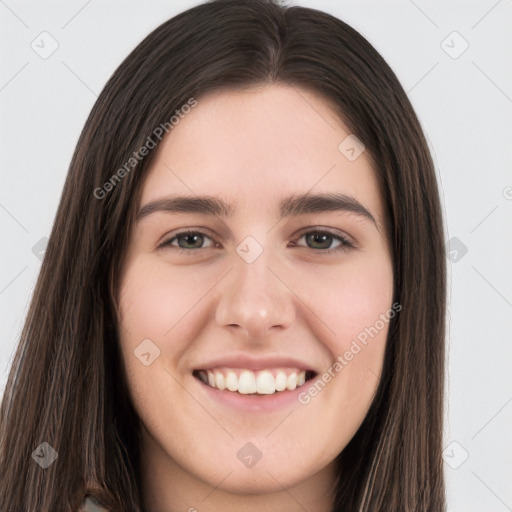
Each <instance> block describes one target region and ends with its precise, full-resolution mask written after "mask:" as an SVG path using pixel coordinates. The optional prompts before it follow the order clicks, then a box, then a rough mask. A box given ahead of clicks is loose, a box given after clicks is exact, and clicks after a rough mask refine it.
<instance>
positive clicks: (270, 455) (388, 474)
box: [0, 0, 445, 512]
mask: <svg viewBox="0 0 512 512" xmlns="http://www.w3.org/2000/svg"><path fill="white" fill-rule="evenodd" d="M444 322H445V258H444V243H443V226H442V216H441V209H440V201H439V195H438V189H437V184H436V178H435V172H434V167H433V163H432V160H431V157H430V154H429V151H428V147H427V144H426V142H425V138H424V135H423V133H422V130H421V127H420V124H419V122H418V119H417V117H416V115H415V113H414V111H413V109H412V107H411V104H410V102H409V100H408V99H407V96H406V94H405V93H404V91H403V89H402V87H401V86H400V84H399V82H398V80H397V78H396V76H395V75H394V73H393V72H392V71H391V69H390V68H389V66H388V65H387V64H386V63H385V62H384V61H383V59H382V58H381V57H380V55H379V54H378V53H377V52H376V51H375V49H374V48H373V47H372V46H371V45H370V44H369V43H368V42H367V41H366V40H365V39H364V38H363V37H362V36H361V35H359V34H358V33H357V32H356V31H355V30H353V29H352V28H350V27H349V26H347V25H346V24H345V23H343V22H342V21H340V20H338V19H336V18H334V17H332V16H330V15H328V14H325V13H322V12H320V11H317V10H312V9H307V8H302V7H295V6H294V7H289V8H286V7H283V6H280V5H279V4H278V3H276V2H274V1H271V0H214V1H212V2H208V3H205V4H203V5H200V6H197V7H195V8H193V9H190V10H188V11H186V12H183V13H181V14H180V15H178V16H176V17H174V18H172V19H171V20H169V21H167V22H166V23H164V24H163V25H161V26H160V27H158V28H157V29H156V30H155V31H154V32H152V33H151V34H150V35H149V36H148V37H147V38H146V39H145V40H144V41H143V42H142V43H141V44H140V45H139V46H138V47H137V48H135V50H134V51H133V52H132V53H131V54H130V55H129V56H128V57H127V58H126V60H125V61H124V62H123V63H122V64H121V66H120V67H119V68H118V69H117V71H116V72H115V73H114V75H113V76H112V78H111V79H110V80H109V82H108V83H107V85H106V87H105V89H104V90H103V92H102V93H101V95H100V97H99V98H98V101H97V102H96V104H95V106H94V108H93V110H92V112H91V114H90V116H89V119H88V120H87V123H86V125H85V127H84V130H83V132H82V135H81V137H80V140H79V141H78V144H77V148H76V151H75V154H74V156H73V159H72V162H71V165H70V169H69V173H68V177H67V180H66V183H65V186H64V190H63V194H62V198H61V202H60V205H59V209H58V212H57V216H56V219H55V224H54V226H53V230H52V233H51V237H50V240H49V244H48V248H47V251H46V255H45V258H44V261H43V264H42V268H41V272H40V276H39V279H38V282H37V286H36V289H35V292H34V297H33V300H32V304H31V307H30V310H29V313H28V316H27V320H26V324H25V327H24V330H23V333H22V336H21V340H20V343H19V347H18V351H17V353H16V357H15V360H14V363H13V366H12V369H11V372H10V375H9V380H8V384H7V388H6V391H5V394H4V399H3V402H2V407H1V418H0V443H1V445H0V475H1V479H0V509H1V510H6V511H7V510H8V511H13V512H17V511H36V510H37V511H38V512H50V511H76V510H79V509H80V510H85V509H86V507H87V506H88V505H86V502H85V501H84V499H85V497H86V496H87V495H91V496H94V497H95V499H97V500H98V501H99V502H100V503H101V504H102V506H104V507H105V508H106V509H108V510H115V511H147V512H160V511H170V512H175V511H186V510H188V511H199V512H201V511H209V512H216V511H220V510H222V511H224V512H226V511H228V512H229V511H239V510H247V511H251V512H260V511H276V510H280V511H287V512H294V511H299V510H315V511H317V512H331V511H332V512H334V511H336V512H338V511H339V512H341V511H358V512H384V511H386V512H389V511H400V512H402V511H411V512H412V511H414V512H419V511H432V512H440V511H442V510H445V496H444V478H443V466H442V459H441V447H442V418H443V411H442V404H443V380H444V368H443V364H444ZM90 503H91V502H90Z"/></svg>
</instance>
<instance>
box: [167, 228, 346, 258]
mask: <svg viewBox="0 0 512 512" xmlns="http://www.w3.org/2000/svg"><path fill="white" fill-rule="evenodd" d="M311 234H317V235H329V236H331V237H333V239H335V240H338V241H339V242H340V243H341V245H340V246H338V247H336V248H334V249H314V248H312V247H309V249H313V250H314V251H315V252H321V253H323V254H333V253H337V252H340V251H346V250H347V249H351V248H352V249H353V248H354V247H355V246H354V244H353V243H352V242H350V241H349V239H348V238H346V237H344V236H342V235H339V234H334V233H331V232H330V231H325V230H311V231H305V232H303V233H301V234H300V236H299V238H298V239H297V240H300V239H301V238H302V237H303V236H306V235H311ZM185 235H188V236H190V235H201V236H203V237H206V238H210V239H212V238H211V237H210V236H208V235H207V234H206V233H204V232H202V231H191V230H187V231H181V232H179V233H176V234H174V236H173V237H172V238H169V239H167V240H166V241H164V242H162V243H161V244H160V245H159V246H158V248H159V249H161V248H164V249H165V248H166V247H173V249H175V250H177V251H178V252H180V253H188V254H190V253H191V252H194V251H200V250H201V249H208V247H199V248H197V249H184V248H182V247H177V246H173V245H172V242H173V241H174V240H177V239H178V238H179V237H180V236H185ZM212 241H213V242H214V245H215V241H214V240H212ZM300 247H303V246H300Z"/></svg>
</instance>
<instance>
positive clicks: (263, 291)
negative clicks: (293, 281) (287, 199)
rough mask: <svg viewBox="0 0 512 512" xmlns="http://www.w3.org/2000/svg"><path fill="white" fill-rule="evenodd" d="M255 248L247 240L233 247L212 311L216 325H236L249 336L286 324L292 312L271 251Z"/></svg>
mask: <svg viewBox="0 0 512 512" xmlns="http://www.w3.org/2000/svg"><path fill="white" fill-rule="evenodd" d="M248 238H250V237H248ZM258 245H259V244H258ZM259 247H260V249H258V247H257V246H256V244H255V243H254V241H253V240H250V239H249V240H247V239H246V240H245V241H243V242H242V243H241V244H240V245H239V246H238V247H237V254H236V255H235V256H236V257H235V258H234V268H233V270H232V271H231V272H230V273H229V274H230V275H229V277H228V280H227V282H226V283H225V285H224V287H223V288H222V291H221V295H220V300H219V303H218V305H217V312H216V319H217V322H218V324H219V325H220V326H239V327H241V328H242V329H244V330H246V331H247V334H248V335H249V337H251V338H257V337H260V336H264V335H265V334H266V333H267V331H268V330H269V329H270V328H272V327H274V326H281V327H287V326H289V325H290V323H291V321H292V315H293V307H292V302H291V296H290V295H291V294H290V292H289V290H288V289H287V287H286V286H285V285H284V284H283V282H281V280H280V279H279V278H278V277H277V276H276V275H275V274H277V272H276V270H275V269H274V268H272V267H276V266H277V265H276V264H275V260H274V259H273V258H272V254H271V251H270V250H267V249H263V247H262V246H261V245H259ZM258 252H259V254H258Z"/></svg>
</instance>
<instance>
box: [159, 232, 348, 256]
mask: <svg viewBox="0 0 512 512" xmlns="http://www.w3.org/2000/svg"><path fill="white" fill-rule="evenodd" d="M302 238H305V240H306V243H313V244H319V245H320V247H310V248H311V249H321V250H322V252H324V253H325V252H327V253H330V252H335V251H340V250H346V249H347V248H349V247H354V245H353V244H352V243H351V242H350V241H349V240H348V239H347V238H345V237H344V236H341V235H335V234H334V233H330V232H328V231H308V232H306V233H302V235H301V236H300V237H299V238H298V240H301V239H302ZM205 239H208V240H210V241H212V242H213V240H212V239H211V238H210V237H209V236H208V235H206V234H205V233H202V232H200V231H184V232H182V233H178V234H176V235H174V236H173V237H172V238H169V239H168V240H166V241H164V242H163V243H162V244H160V246H159V248H162V247H170V246H172V247H176V248H177V249H178V250H179V251H185V252H191V251H192V250H194V249H207V248H208V247H212V246H215V245H216V244H215V242H213V243H211V244H210V245H209V246H208V247H201V245H202V243H203V242H204V240H205ZM333 240H336V241H338V242H339V243H338V246H337V247H335V248H331V247H330V246H331V244H332V242H333ZM175 241H178V245H177V246H176V244H175V243H174V242H175ZM299 247H301V246H299ZM302 247H303V246H302Z"/></svg>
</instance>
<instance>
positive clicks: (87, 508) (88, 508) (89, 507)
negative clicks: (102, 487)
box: [77, 496, 110, 512]
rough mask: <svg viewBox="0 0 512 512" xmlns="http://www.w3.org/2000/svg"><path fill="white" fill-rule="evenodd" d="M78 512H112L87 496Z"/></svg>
mask: <svg viewBox="0 0 512 512" xmlns="http://www.w3.org/2000/svg"><path fill="white" fill-rule="evenodd" d="M77 512H110V510H109V509H107V508H105V507H102V506H101V503H100V502H99V501H98V500H96V499H95V498H94V497H92V496H87V497H86V498H85V499H84V501H83V502H82V505H81V506H80V508H79V509H78V510H77Z"/></svg>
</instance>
